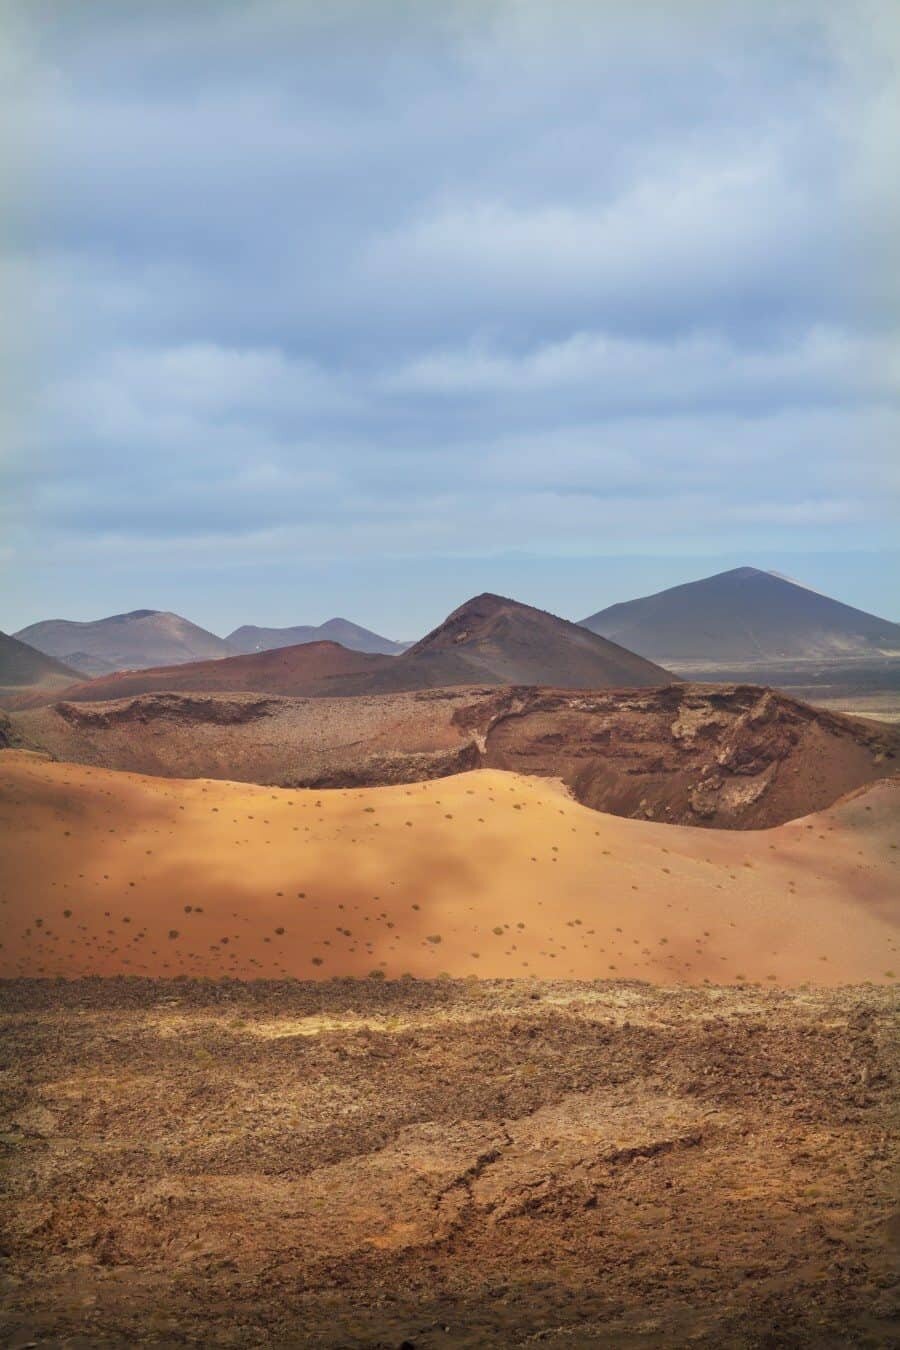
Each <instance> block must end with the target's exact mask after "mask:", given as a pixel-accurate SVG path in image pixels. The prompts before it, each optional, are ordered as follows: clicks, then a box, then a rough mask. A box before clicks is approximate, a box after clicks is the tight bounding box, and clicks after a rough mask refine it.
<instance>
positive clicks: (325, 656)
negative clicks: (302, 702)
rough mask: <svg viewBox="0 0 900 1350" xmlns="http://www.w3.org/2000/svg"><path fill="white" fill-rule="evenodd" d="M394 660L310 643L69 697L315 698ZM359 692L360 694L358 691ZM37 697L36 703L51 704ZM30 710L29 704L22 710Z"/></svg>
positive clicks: (125, 679) (107, 683)
mask: <svg viewBox="0 0 900 1350" xmlns="http://www.w3.org/2000/svg"><path fill="white" fill-rule="evenodd" d="M392 660H393V658H392V657H389V656H377V655H374V654H372V653H367V652H350V651H348V650H347V648H346V647H341V646H339V645H338V643H336V642H305V643H301V644H300V645H299V646H296V647H281V648H278V649H277V650H276V651H270V652H254V654H253V655H252V656H226V657H224V658H219V659H216V660H214V661H191V662H186V663H184V664H181V665H174V666H156V667H154V668H153V669H152V670H120V671H118V672H116V673H115V674H112V675H100V676H98V677H97V678H96V679H93V680H85V681H84V682H83V683H81V684H74V685H71V686H70V687H69V688H67V689H65V690H64V691H63V695H62V696H63V697H65V699H66V700H67V701H68V702H71V703H93V702H97V701H99V700H104V699H111V698H124V697H125V696H126V695H131V694H151V693H157V692H160V691H166V692H175V693H235V692H240V691H243V690H247V691H252V692H254V693H264V694H294V695H303V696H305V697H313V696H315V695H317V694H324V693H334V694H339V693H341V692H342V687H341V682H342V679H344V678H346V677H347V676H365V675H366V674H367V673H368V672H370V671H371V672H374V671H377V670H378V669H379V667H380V666H381V665H382V664H388V665H390V663H391V661H392ZM354 692H355V691H354ZM48 701H49V699H41V698H36V699H34V700H33V701H32V702H33V703H40V702H48ZM21 706H24V705H21Z"/></svg>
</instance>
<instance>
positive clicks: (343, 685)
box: [22, 595, 678, 706]
mask: <svg viewBox="0 0 900 1350" xmlns="http://www.w3.org/2000/svg"><path fill="white" fill-rule="evenodd" d="M677 678H678V677H677V676H672V675H671V674H670V673H669V672H668V671H666V670H663V669H662V667H661V666H655V665H654V664H653V663H652V662H650V661H646V660H644V658H643V657H641V656H635V655H634V653H633V652H628V651H626V650H625V649H624V647H618V646H616V644H615V643H613V642H608V641H607V640H606V639H605V638H602V637H598V636H597V634H596V633H591V632H589V631H588V630H587V629H586V628H582V627H581V626H580V625H579V624H574V623H569V622H568V621H567V620H565V619H558V618H556V617H555V616H554V615H552V614H545V613H544V611H543V610H539V609H532V608H531V606H530V605H520V604H518V603H517V602H516V601H515V600H505V599H503V598H502V597H501V596H497V595H480V596H477V597H476V598H475V599H474V600H469V601H467V603H466V604H465V605H462V606H460V608H459V609H457V610H454V612H453V613H452V614H451V615H450V616H449V618H448V619H446V620H445V622H444V623H442V624H441V625H440V626H439V627H438V628H436V629H435V630H434V632H432V633H429V634H428V636H427V637H424V638H423V639H422V641H421V642H418V643H416V645H415V646H414V647H411V648H410V650H409V651H407V652H404V653H403V654H402V655H400V656H394V657H388V656H384V655H380V654H375V653H363V652H357V651H354V652H351V651H348V650H347V649H346V648H344V647H341V646H339V645H338V644H337V643H335V642H307V643H302V644H300V645H299V646H295V647H284V648H279V649H277V650H274V651H265V652H254V653H252V654H251V655H247V656H238V657H230V658H226V659H224V660H222V661H203V662H193V663H191V664H190V665H185V666H174V667H173V666H167V667H161V668H158V669H154V670H147V671H125V672H122V673H120V674H117V675H113V676H106V677H101V678H99V679H94V680H90V681H87V682H86V683H84V684H82V685H79V686H78V687H77V688H73V689H67V690H66V698H67V699H69V700H70V701H73V702H83V701H86V700H90V701H94V700H98V699H109V698H120V697H122V696H124V695H126V694H146V693H152V692H156V691H164V690H165V691H170V690H181V691H189V690H190V691H203V692H216V691H233V690H248V691H251V692H254V693H279V694H293V695H296V696H303V697H317V698H319V697H324V696H327V695H334V696H336V697H343V696H351V695H359V694H382V693H401V692H403V691H409V690H415V689H438V688H447V687H450V686H458V685H471V684H478V685H484V684H495V685H496V684H522V685H553V686H556V687H558V688H561V689H610V688H634V687H643V686H653V685H659V684H668V683H670V682H671V681H672V679H677ZM38 702H40V699H39V698H37V699H34V700H32V704H35V705H36V704H37V703H38ZM22 706H24V705H22Z"/></svg>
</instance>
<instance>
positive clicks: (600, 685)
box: [369, 593, 674, 692]
mask: <svg viewBox="0 0 900 1350" xmlns="http://www.w3.org/2000/svg"><path fill="white" fill-rule="evenodd" d="M673 678H674V677H673V676H672V675H671V674H670V672H669V671H667V670H663V669H662V668H661V667H660V666H657V665H653V664H652V663H651V662H649V661H646V660H644V658H643V657H641V656H636V655H635V653H634V652H631V651H626V650H625V648H624V647H620V646H618V645H617V644H615V643H612V642H608V641H607V640H606V639H605V638H602V637H599V636H597V635H596V634H590V633H587V632H586V630H585V629H584V628H582V627H581V626H580V625H578V624H574V623H569V622H568V620H566V619H560V618H557V617H556V615H554V614H548V613H546V612H545V611H544V610H541V609H534V608H532V606H531V605H523V604H520V603H519V602H518V601H516V600H509V599H507V598H506V597H504V596H500V595H491V594H489V593H486V594H484V595H477V596H475V597H473V599H471V600H468V601H466V603H465V604H464V605H461V606H460V607H459V609H455V610H454V611H453V613H452V614H450V615H449V616H448V617H447V618H446V619H445V620H444V622H443V623H442V624H439V625H438V627H437V628H435V629H434V630H433V631H432V632H430V633H428V634H427V635H426V636H425V637H424V638H422V640H421V641H420V642H417V643H416V644H415V646H413V647H410V649H409V650H408V651H406V652H404V653H403V655H402V656H398V657H396V658H395V659H394V660H393V661H392V662H391V664H390V666H388V667H385V668H383V669H382V670H380V671H378V672H377V674H376V675H375V676H374V677H373V678H372V680H371V682H370V684H369V689H370V690H371V691H372V692H374V691H376V690H402V689H427V688H440V687H441V686H449V685H460V684H519V685H553V686H554V687H556V688H560V689H604V688H617V687H620V688H632V687H640V686H652V685H660V684H669V683H671V681H672V679H673Z"/></svg>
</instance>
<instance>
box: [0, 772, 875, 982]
mask: <svg viewBox="0 0 900 1350" xmlns="http://www.w3.org/2000/svg"><path fill="white" fill-rule="evenodd" d="M898 799H900V798H898V788H897V786H896V784H890V783H885V784H880V785H876V786H875V787H874V788H871V789H869V790H868V791H867V792H866V793H865V794H862V795H860V796H857V797H855V798H853V799H852V800H850V801H847V802H844V803H843V804H840V805H839V806H837V807H835V808H832V809H831V810H829V811H826V812H823V813H821V814H820V815H818V816H815V817H810V818H807V819H806V820H800V821H794V822H792V823H791V824H788V825H785V826H781V827H779V828H778V829H775V830H770V831H760V832H746V831H744V832H740V833H737V832H735V833H731V832H721V831H720V832H715V833H712V832H709V831H704V830H700V829H694V828H689V827H684V826H669V825H657V824H653V823H649V822H643V821H631V820H624V819H621V818H618V817H613V816H606V815H601V814H599V813H597V812H594V811H591V810H589V809H587V808H585V807H582V806H580V805H578V804H577V803H576V802H574V801H572V800H570V799H569V798H568V797H567V796H565V795H564V794H563V792H562V791H561V790H560V789H558V788H556V787H555V786H554V785H553V784H551V783H549V782H547V781H546V780H536V779H529V778H524V777H521V776H519V775H516V774H510V773H503V772H500V771H496V770H479V771H476V772H473V773H467V774H460V775H458V776H456V777H454V778H451V779H443V780H440V781H436V782H427V783H420V784H415V785H411V786H399V787H397V786H395V787H385V788H368V789H348V790H334V791H298V790H285V789H273V788H268V787H259V786H253V785H246V784H234V783H224V782H215V781H210V780H193V781H182V780H172V779H166V780H162V779H153V778H145V777H140V776H138V775H133V774H125V773H116V772H113V771H110V770H104V769H91V768H85V767H83V766H80V765H71V764H56V763H52V762H49V761H47V760H45V759H43V758H41V757H38V756H36V755H30V754H28V753H26V752H21V751H6V752H3V753H2V755H0V836H2V842H0V875H2V877H3V882H2V894H0V915H2V927H3V928H4V930H5V931H4V938H3V944H4V945H3V947H2V949H0V975H3V976H13V975H20V974H26V975H35V974H44V975H56V974H64V975H76V974H94V973H96V974H113V973H123V972H124V973H133V974H144V975H164V974H165V975H170V976H171V975H174V974H178V973H188V974H193V975H211V976H221V975H223V974H233V975H240V976H244V977H252V976H254V975H259V976H276V975H283V974H288V975H296V976H302V977H305V978H308V977H316V976H321V977H323V978H325V977H329V976H338V975H355V976H362V975H368V974H369V973H370V972H372V971H382V972H384V974H385V975H387V976H389V977H399V976H401V975H403V974H404V973H410V974H412V975H415V976H417V977H421V976H434V975H438V974H440V973H443V972H447V973H449V974H451V975H453V976H481V977H486V976H522V975H532V976H556V977H560V978H565V977H573V976H574V977H575V978H602V977H604V976H606V977H609V978H617V979H621V978H629V977H637V978H642V979H647V980H653V981H662V982H675V981H689V982H699V981H703V980H704V979H707V980H711V981H713V982H719V983H731V982H735V981H738V980H739V979H747V980H757V981H763V982H771V983H796V982H804V981H814V982H816V983H821V984H835V983H845V982H856V981H861V980H867V979H871V980H878V981H891V980H893V979H894V972H895V971H897V970H898V969H900V956H898V955H897V947H898V939H900V926H898V907H897V905H896V902H895V901H894V900H893V898H892V897H893V896H894V895H895V894H896V889H897V867H898V859H900V851H898V850H897V848H896V844H897V842H898V841H900V827H898V822H897V803H898Z"/></svg>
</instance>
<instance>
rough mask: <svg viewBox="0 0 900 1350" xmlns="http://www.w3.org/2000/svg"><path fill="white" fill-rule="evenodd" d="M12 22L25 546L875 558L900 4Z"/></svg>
mask: <svg viewBox="0 0 900 1350" xmlns="http://www.w3.org/2000/svg"><path fill="white" fill-rule="evenodd" d="M5 17H6V18H8V22H6V23H5V24H4V34H3V37H2V39H0V41H2V43H3V45H2V47H0V89H2V92H0V100H2V102H3V105H4V106H3V109H2V110H0V111H2V112H3V114H4V115H3V116H0V126H6V127H7V128H15V132H14V134H7V137H6V139H5V141H3V142H2V143H0V156H2V159H3V167H4V168H5V169H7V170H9V172H10V176H11V181H15V182H16V184H17V185H18V190H17V192H16V194H15V197H14V200H11V201H10V202H8V203H4V214H5V221H4V233H3V241H2V245H0V285H2V286H3V289H4V294H5V295H6V296H7V297H9V303H8V305H7V309H8V310H10V311H11V312H13V313H14V314H15V315H16V321H15V323H12V324H7V325H5V326H4V331H3V335H2V339H0V340H2V341H3V343H4V344H5V346H6V347H8V349H9V350H8V351H6V352H5V353H4V355H5V356H6V357H7V358H8V359H7V360H5V368H6V370H7V376H6V385H5V387H4V390H3V394H4V397H3V400H2V403H0V407H2V409H3V412H2V416H3V420H4V428H3V430H4V437H3V443H4V448H3V452H2V453H3V463H4V474H5V488H6V491H5V494H4V503H3V508H2V509H3V515H4V522H5V532H6V535H7V537H8V538H9V540H10V541H11V542H10V547H12V548H14V549H15V550H16V557H17V559H19V560H22V559H35V558H38V557H54V556H65V558H66V560H67V563H66V568H67V571H66V575H67V576H72V577H77V578H79V585H80V587H81V589H82V591H83V590H84V589H85V588H87V589H88V590H90V589H91V588H92V587H100V588H101V589H102V588H103V586H104V585H106V584H107V583H106V577H107V574H108V572H109V568H108V564H107V563H106V562H105V561H104V563H103V565H102V566H101V565H100V564H99V563H98V562H97V559H98V558H103V559H106V558H107V557H108V556H109V552H108V550H109V549H119V550H120V551H125V550H131V551H132V553H133V555H134V556H144V557H147V558H148V559H151V558H153V559H157V558H158V557H160V556H161V555H162V554H166V555H167V556H169V557H171V558H173V559H175V560H177V559H178V558H182V559H183V560H184V565H185V567H190V566H191V565H193V563H192V560H196V559H197V558H199V557H203V558H206V557H208V556H210V554H212V553H214V552H215V549H216V548H217V547H218V548H219V549H220V550H221V549H222V548H223V546H226V545H227V549H228V550H229V557H230V558H231V559H232V560H233V563H234V566H241V565H243V560H245V561H246V564H247V565H248V566H254V567H256V566H257V565H259V566H260V567H268V568H270V569H271V572H270V573H269V575H270V576H274V574H275V570H276V569H277V570H278V573H279V575H281V574H283V573H285V572H286V571H288V572H289V571H290V570H291V569H296V570H297V571H298V578H299V579H298V601H297V603H298V606H300V605H301V603H302V576H301V575H300V574H304V575H305V574H307V573H308V572H309V570H310V569H311V568H312V567H313V566H314V565H316V564H317V562H321V561H322V560H323V559H335V558H339V557H341V556H347V557H353V558H355V559H358V560H359V561H360V562H361V563H362V564H363V566H362V567H361V568H360V581H359V585H360V587H361V589H362V590H363V591H364V590H365V587H366V579H365V578H366V570H367V567H368V568H369V569H370V570H372V574H373V575H374V569H375V567H376V564H377V562H378V559H380V558H383V557H384V556H385V555H387V554H403V555H404V556H408V557H410V558H414V559H417V560H418V561H419V564H420V565H421V566H422V567H423V568H424V567H425V565H426V562H427V560H428V558H429V557H436V556H438V555H439V554H440V555H441V556H452V555H453V554H454V553H456V554H459V555H460V556H462V555H464V554H468V555H472V554H474V553H480V554H481V555H482V556H490V555H492V554H496V552H497V551H498V550H503V549H516V548H526V549H529V550H532V551H534V552H539V553H541V554H542V555H544V556H546V557H548V558H550V557H563V556H566V555H567V553H568V552H570V551H572V550H575V551H579V550H580V551H581V552H585V551H588V550H590V549H591V548H592V547H593V548H596V547H597V541H598V540H602V541H604V544H605V543H606V542H607V541H608V543H609V544H610V546H614V547H615V549H618V550H621V551H626V550H631V551H634V550H636V549H637V550H640V549H642V548H643V549H651V548H652V549H654V550H655V549H658V548H661V547H666V548H670V549H672V550H673V551H676V552H677V551H679V550H680V551H683V550H684V549H685V548H686V547H688V546H690V547H692V548H693V547H696V541H697V540H698V539H703V538H705V539H706V540H707V541H708V546H709V548H710V549H714V548H716V547H719V546H720V542H721V539H722V538H726V539H727V538H728V535H729V531H732V532H737V531H741V532H742V533H741V535H740V537H741V538H743V539H746V540H747V541H748V544H754V542H755V543H757V544H758V545H759V547H760V548H762V547H763V545H764V544H765V546H766V547H771V546H772V545H773V544H780V545H782V546H784V547H785V548H791V547H794V548H803V547H808V548H813V547H819V546H820V545H821V542H822V539H823V537H824V532H826V531H828V532H829V533H830V538H831V540H832V541H833V547H834V548H835V549H838V550H839V549H844V548H846V549H852V548H855V547H859V546H861V545H868V544H869V543H870V542H871V541H872V540H873V539H876V538H881V537H887V535H888V534H889V530H890V525H891V522H892V520H894V519H895V516H896V504H897V496H898V486H900V484H898V481H897V473H898V471H897V467H896V454H895V447H896V443H897V440H898V430H900V426H898V423H900V322H898V313H900V280H898V279H900V254H898V248H900V246H898V243H897V240H898V239H900V229H898V228H897V227H898V224H900V219H898V218H900V186H898V179H897V175H896V174H895V173H894V172H893V162H892V151H893V146H894V145H895V144H896V142H897V139H898V136H900V94H898V89H900V81H898V80H897V70H898V62H900V30H898V25H897V24H896V21H895V14H894V6H893V5H892V4H890V3H886V2H885V3H880V2H879V0H864V3H863V4H862V5H861V6H852V7H850V6H842V5H835V6H826V7H824V8H823V7H822V6H820V5H818V4H815V3H813V0H792V2H791V3H787V4H785V5H779V6H760V5H758V4H754V3H751V0H729V2H728V3H727V4H720V3H712V2H711V0H710V3H705V2H704V0H696V2H692V0H686V2H685V4H684V5H682V6H680V7H679V22H678V23H677V24H673V23H672V22H671V6H670V5H668V4H664V3H662V2H661V0H660V3H655V2H654V0H648V3H646V4H641V5H636V6H623V5H621V4H614V3H606V2H605V0H572V3H571V4H567V5H565V6H558V5H553V4H550V3H547V0H484V2H481V0H479V3H475V0H450V3H448V4H445V5H422V4H417V3H412V0H409V2H407V0H401V3H398V4H390V5H388V4H383V3H381V0H375V3H372V2H371V0H367V2H366V3H363V2H362V0H359V2H358V3H354V2H353V0H336V3H334V4H330V5H328V6H322V5H319V4H313V3H306V0H251V3H248V4H241V5H238V4H234V5H231V4H225V5H222V4H218V3H215V4H214V3H212V2H211V0H209V2H207V0H200V3H196V4H192V5H189V6H185V5H183V4H177V3H175V2H174V0H159V3H157V4H154V5H152V6H134V5H131V4H128V3H126V2H125V0H112V2H111V3H109V4H104V5H103V6H96V7H95V6H74V7H73V6H70V5H68V4H64V3H61V0H30V3H27V4H26V3H24V2H23V0H12V3H9V4H7V6H6V9H5ZM216 541H218V543H217V542H216ZM149 565H150V564H149V563H148V566H149ZM21 570H22V569H20V571H21ZM24 570H25V572H26V579H25V582H24V587H25V588H26V590H27V587H28V586H29V585H30V584H31V583H30V582H29V580H28V568H27V567H26V568H25V569H24ZM54 584H62V582H61V580H60V578H59V576H57V577H56V578H55V579H54V578H52V577H51V578H50V580H47V579H44V580H42V581H41V582H40V585H41V587H43V589H42V590H40V592H38V591H37V590H35V591H34V592H33V593H32V598H31V600H30V601H28V602H27V603H29V604H33V606H35V607H37V609H38V610H40V609H43V608H45V607H46V606H47V605H49V604H50V601H51V599H52V593H48V591H47V587H48V586H49V587H50V588H51V592H52V586H53V585H54ZM222 584H223V585H225V583H224V582H223V583H222ZM317 584H321V582H319V583H317ZM373 584H374V583H373ZM18 585H19V586H20V587H21V586H22V585H23V583H22V582H19V583H18ZM35 585H37V583H35ZM23 603H25V602H23ZM136 603H137V602H136ZM170 603H173V604H176V605H177V597H172V599H171V601H170ZM398 603H401V604H402V600H401V601H398ZM51 607H53V608H56V606H55V605H54V606H51ZM101 607H102V606H101ZM119 607H121V605H120V606H119ZM335 607H336V608H346V607H347V606H346V605H341V604H338V603H337V598H336V604H335ZM561 607H563V608H564V606H561ZM242 617H243V616H240V615H235V622H237V621H238V619H240V618H242ZM295 617H296V619H297V621H300V620H301V619H302V618H303V615H302V614H301V613H299V612H298V614H297V615H296V616H295ZM404 626H405V625H404V623H403V618H402V613H401V614H400V615H398V619H397V622H396V623H395V624H394V625H393V627H394V629H395V631H402V630H403V629H404Z"/></svg>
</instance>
